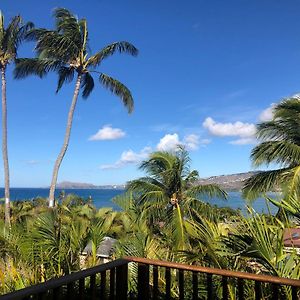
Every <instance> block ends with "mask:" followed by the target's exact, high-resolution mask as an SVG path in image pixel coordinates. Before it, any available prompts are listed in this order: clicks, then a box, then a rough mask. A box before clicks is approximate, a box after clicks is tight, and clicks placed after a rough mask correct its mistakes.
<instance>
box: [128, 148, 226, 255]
mask: <svg viewBox="0 0 300 300" xmlns="http://www.w3.org/2000/svg"><path fill="white" fill-rule="evenodd" d="M140 169H141V170H144V171H145V172H146V173H147V175H148V176H146V177H142V178H139V179H137V180H133V181H131V182H129V183H128V185H127V190H128V191H130V192H132V193H133V194H134V195H135V196H136V197H137V198H138V202H139V203H141V204H143V205H144V206H145V209H147V210H148V213H149V219H152V220H153V224H161V225H163V227H164V228H166V227H168V226H170V228H169V229H170V232H171V233H172V236H173V237H174V239H175V240H174V245H176V248H177V249H181V250H182V249H183V248H185V247H186V239H185V231H186V229H185V225H186V223H187V222H188V219H187V218H186V217H187V216H188V215H190V212H191V208H196V207H198V204H199V203H200V201H199V200H200V198H201V196H206V197H214V196H216V197H220V198H223V199H225V198H226V197H227V194H226V192H225V191H223V190H222V189H220V188H219V187H218V186H217V185H214V184H208V185H200V184H198V183H197V181H198V180H199V175H198V172H197V171H196V170H193V171H191V170H190V158H189V155H188V152H187V151H186V150H185V149H184V148H183V147H179V148H178V149H177V151H175V152H165V151H157V152H154V153H152V154H151V155H150V158H149V159H148V160H145V161H144V162H142V163H141V165H140ZM161 222H163V223H164V224H162V223H161Z"/></svg>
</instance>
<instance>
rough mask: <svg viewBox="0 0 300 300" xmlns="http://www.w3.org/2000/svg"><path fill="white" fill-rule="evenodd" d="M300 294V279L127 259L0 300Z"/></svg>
mask: <svg viewBox="0 0 300 300" xmlns="http://www.w3.org/2000/svg"><path fill="white" fill-rule="evenodd" d="M129 271H130V276H131V278H130V283H131V288H130V291H129V288H128V274H129ZM249 282H250V285H249ZM246 289H247V291H246ZM283 289H284V290H283ZM266 290H267V292H266ZM299 290H300V280H295V279H287V278H280V277H275V276H267V275H256V274H251V273H245V272H236V271H228V270H222V269H214V268H207V267H199V266H193V265H186V264H179V263H173V262H166V261H160V260H150V259H145V258H137V257H125V258H123V259H118V260H115V261H112V262H109V263H106V264H103V265H99V266H96V267H93V268H90V269H87V270H83V271H80V272H76V273H73V274H70V275H66V276H63V277H60V278H57V279H52V280H49V281H47V282H44V283H41V284H37V285H34V286H30V287H28V288H25V289H22V290H19V291H16V292H13V293H10V294H7V295H3V296H0V300H10V299H55V300H56V299H68V300H72V299H112V300H113V299H116V300H119V299H139V300H147V299H200V297H201V299H203V298H204V299H214V300H216V299H246V297H247V298H249V293H250V296H253V299H274V300H276V299H287V297H286V295H288V298H290V299H292V300H296V299H300V297H299ZM251 293H252V294H251ZM266 293H268V295H267V296H266ZM283 295H285V296H283ZM283 297H285V298H283Z"/></svg>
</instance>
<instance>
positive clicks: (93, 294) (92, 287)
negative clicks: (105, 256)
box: [90, 274, 96, 300]
mask: <svg viewBox="0 0 300 300" xmlns="http://www.w3.org/2000/svg"><path fill="white" fill-rule="evenodd" d="M90 292H91V297H92V300H94V299H96V274H94V275H91V276H90Z"/></svg>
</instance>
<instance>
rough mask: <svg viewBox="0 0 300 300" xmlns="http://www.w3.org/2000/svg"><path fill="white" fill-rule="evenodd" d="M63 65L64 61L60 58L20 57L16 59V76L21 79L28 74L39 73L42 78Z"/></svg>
mask: <svg viewBox="0 0 300 300" xmlns="http://www.w3.org/2000/svg"><path fill="white" fill-rule="evenodd" d="M61 67H62V62H61V61H60V60H52V59H38V58H19V59H17V60H16V67H15V69H14V77H15V78H16V79H20V78H24V77H26V76H28V75H37V76H39V77H40V78H42V77H44V76H45V75H47V73H48V72H49V71H59V70H60V68H61Z"/></svg>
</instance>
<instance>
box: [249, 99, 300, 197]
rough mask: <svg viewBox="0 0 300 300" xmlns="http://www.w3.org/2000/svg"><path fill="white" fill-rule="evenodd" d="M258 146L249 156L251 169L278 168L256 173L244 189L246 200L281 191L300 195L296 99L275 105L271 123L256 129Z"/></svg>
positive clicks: (298, 106) (299, 120)
mask: <svg viewBox="0 0 300 300" xmlns="http://www.w3.org/2000/svg"><path fill="white" fill-rule="evenodd" d="M257 136H258V138H259V139H261V140H262V142H261V143H260V144H259V145H257V146H256V147H255V148H254V149H253V150H252V153H251V158H252V161H253V164H254V165H255V166H261V165H263V164H266V165H269V164H272V163H275V164H278V165H279V166H280V168H278V169H276V170H270V171H264V172H259V173H258V174H256V175H254V176H252V177H250V178H249V179H248V180H247V181H246V182H245V185H244V188H243V193H244V195H245V196H246V197H247V198H256V197H257V196H258V195H259V194H260V193H265V192H268V191H274V190H276V189H278V188H283V189H284V190H285V191H287V192H291V193H293V192H297V193H298V194H299V192H300V99H299V97H292V98H289V99H286V100H284V101H283V102H281V103H279V104H277V105H276V106H275V108H274V117H273V120H271V121H267V122H262V123H260V124H259V125H258V126H257Z"/></svg>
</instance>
